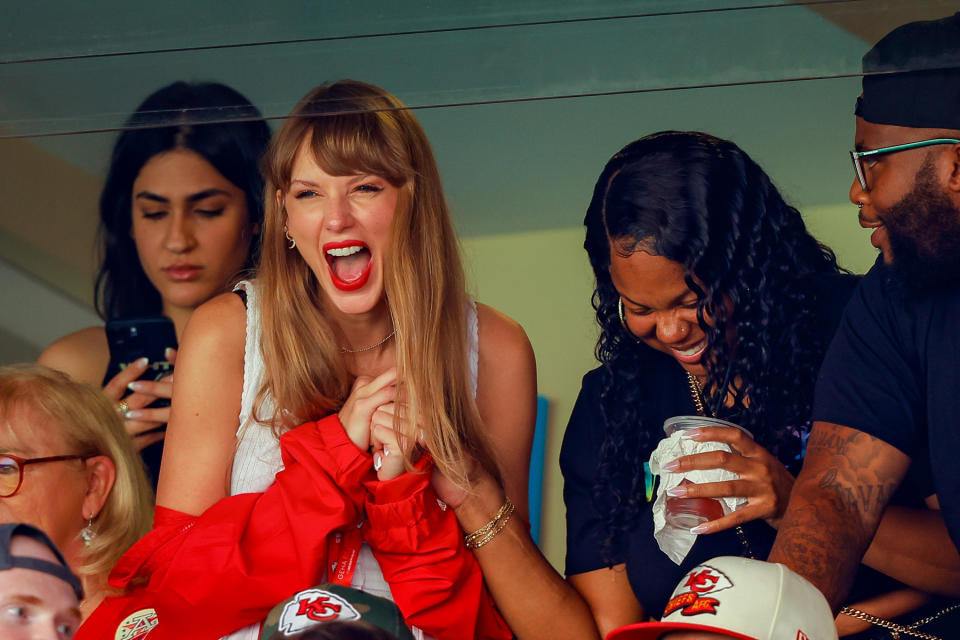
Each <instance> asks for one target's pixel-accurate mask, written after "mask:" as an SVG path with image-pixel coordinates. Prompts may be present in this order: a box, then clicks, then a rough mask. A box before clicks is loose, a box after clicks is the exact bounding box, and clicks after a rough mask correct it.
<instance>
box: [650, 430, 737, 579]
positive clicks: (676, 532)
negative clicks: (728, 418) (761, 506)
mask: <svg viewBox="0 0 960 640" xmlns="http://www.w3.org/2000/svg"><path fill="white" fill-rule="evenodd" d="M682 433H683V431H675V432H674V433H673V435H671V436H669V437H666V438H664V439H663V440H661V441H660V444H658V445H657V448H656V449H655V450H654V452H653V453H652V454H651V455H650V463H649V464H650V473H651V474H653V475H659V476H660V487H659V489H658V490H657V499H656V500H654V502H653V537H654V538H655V539H656V541H657V544H658V545H660V550H661V551H663V552H664V553H665V554H667V557H668V558H670V559H671V560H673V561H674V562H675V563H676V564H680V563H681V562H683V559H684V558H686V557H687V554H688V553H690V548H691V547H693V543H694V542H696V541H697V536H696V534H693V533H690V530H689V529H680V528H678V527H674V526H672V525H670V524H668V523H667V519H666V513H665V511H666V506H667V498H668V496H667V490H668V489H672V488H673V487H675V486H677V485H678V484H680V482H682V481H683V480H684V479H686V480H689V481H690V482H693V483H695V484H703V483H706V482H723V481H725V480H736V479H738V478H739V477H740V476H739V475H737V474H735V473H733V472H732V471H727V470H726V469H707V470H704V471H687V472H685V473H671V472H669V471H664V470H663V465H665V464H666V463H668V462H670V461H671V460H676V459H677V458H680V457H682V456H688V455H691V454H694V453H704V452H707V451H731V449H730V446H729V445H727V444H724V443H722V442H697V441H696V440H685V439H683V438H681V437H680V436H681V434H682ZM719 500H720V503H721V505H722V506H723V513H724V515H726V514H728V513H731V512H733V511H736V510H737V509H739V508H740V507H742V506H743V505H745V504H746V503H747V501H746V499H745V498H719Z"/></svg>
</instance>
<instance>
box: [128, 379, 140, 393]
mask: <svg viewBox="0 0 960 640" xmlns="http://www.w3.org/2000/svg"><path fill="white" fill-rule="evenodd" d="M142 386H143V385H141V384H140V383H139V382H136V381H134V382H130V383H128V384H127V389H130V391H140V388H141V387H142Z"/></svg>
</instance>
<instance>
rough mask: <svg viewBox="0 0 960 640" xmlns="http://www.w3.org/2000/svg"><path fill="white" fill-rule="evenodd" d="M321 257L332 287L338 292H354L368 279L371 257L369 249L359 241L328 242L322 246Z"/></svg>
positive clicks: (371, 263)
mask: <svg viewBox="0 0 960 640" xmlns="http://www.w3.org/2000/svg"><path fill="white" fill-rule="evenodd" d="M323 257H324V258H326V260H327V268H328V269H330V279H331V280H332V281H333V286H335V287H336V288H337V289H339V290H340V291H356V290H357V289H359V288H361V287H362V286H363V285H365V284H367V280H369V279H370V269H371V267H372V266H373V256H372V255H371V254H370V248H369V247H368V246H367V245H366V244H365V243H363V242H360V241H359V240H343V241H341V242H328V243H326V244H325V245H323Z"/></svg>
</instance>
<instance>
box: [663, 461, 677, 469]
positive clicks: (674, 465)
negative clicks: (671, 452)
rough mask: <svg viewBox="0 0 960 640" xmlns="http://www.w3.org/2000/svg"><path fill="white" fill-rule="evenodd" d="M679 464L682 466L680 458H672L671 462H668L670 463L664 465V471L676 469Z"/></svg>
mask: <svg viewBox="0 0 960 640" xmlns="http://www.w3.org/2000/svg"><path fill="white" fill-rule="evenodd" d="M679 466H680V461H679V460H671V461H670V462H668V463H666V464H665V465H663V470H664V471H676V470H677V468H678V467H679Z"/></svg>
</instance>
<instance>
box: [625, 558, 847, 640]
mask: <svg viewBox="0 0 960 640" xmlns="http://www.w3.org/2000/svg"><path fill="white" fill-rule="evenodd" d="M714 638H739V639H741V640H836V638H837V627H836V625H835V624H834V620H833V613H832V612H831V610H830V605H829V604H827V600H826V598H824V597H823V594H821V593H820V592H819V591H817V589H816V587H814V586H813V585H812V584H810V583H809V582H807V581H806V580H804V579H803V578H801V577H800V576H799V575H797V574H796V573H794V572H793V571H791V570H790V569H788V568H786V567H785V566H783V565H782V564H774V563H770V562H762V561H760V560H751V559H749V558H737V557H733V556H722V557H719V558H714V559H713V560H708V561H707V562H704V563H703V564H700V565H697V566H696V567H694V568H693V569H691V570H690V571H689V572H688V573H687V574H686V575H684V577H683V578H682V579H681V580H680V583H679V584H677V588H676V589H674V591H673V595H672V596H671V598H670V601H669V602H668V603H667V608H666V609H665V610H664V612H663V618H661V620H660V622H643V623H639V624H631V625H627V626H625V627H620V628H619V629H614V630H613V631H611V632H610V633H609V634H607V639H606V640H711V639H714Z"/></svg>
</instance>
